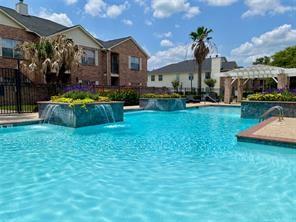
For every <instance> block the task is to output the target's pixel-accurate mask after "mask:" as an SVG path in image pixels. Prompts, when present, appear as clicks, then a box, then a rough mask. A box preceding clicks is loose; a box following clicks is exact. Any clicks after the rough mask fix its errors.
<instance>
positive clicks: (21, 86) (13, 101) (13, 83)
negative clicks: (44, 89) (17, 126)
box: [0, 68, 38, 114]
mask: <svg viewBox="0 0 296 222" xmlns="http://www.w3.org/2000/svg"><path fill="white" fill-rule="evenodd" d="M37 88H38V87H36V86H34V84H33V83H32V82H31V81H30V80H29V79H28V78H27V77H26V76H25V75H23V74H22V73H21V72H19V71H18V70H17V69H8V68H0V114H10V113H29V112H34V111H35V110H36V99H37V98H36V96H37V93H36V90H37Z"/></svg>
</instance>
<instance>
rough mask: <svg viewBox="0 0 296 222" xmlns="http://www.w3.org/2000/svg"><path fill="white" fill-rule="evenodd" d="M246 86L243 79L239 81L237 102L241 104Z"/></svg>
mask: <svg viewBox="0 0 296 222" xmlns="http://www.w3.org/2000/svg"><path fill="white" fill-rule="evenodd" d="M243 92H244V85H243V79H240V78H238V79H237V102H241V101H242V98H243Z"/></svg>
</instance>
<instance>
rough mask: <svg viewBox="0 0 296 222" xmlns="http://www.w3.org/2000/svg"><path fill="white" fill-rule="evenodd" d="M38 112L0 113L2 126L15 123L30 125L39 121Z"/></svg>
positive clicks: (0, 125)
mask: <svg viewBox="0 0 296 222" xmlns="http://www.w3.org/2000/svg"><path fill="white" fill-rule="evenodd" d="M40 121H41V119H40V118H39V116H38V113H21V114H19V113H12V114H3V115H0V128H1V127H10V126H15V125H29V124H35V123H39V122H40Z"/></svg>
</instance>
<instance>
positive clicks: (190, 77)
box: [189, 73, 193, 93]
mask: <svg viewBox="0 0 296 222" xmlns="http://www.w3.org/2000/svg"><path fill="white" fill-rule="evenodd" d="M189 80H190V86H191V89H190V90H191V93H192V81H193V74H192V73H189Z"/></svg>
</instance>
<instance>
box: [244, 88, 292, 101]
mask: <svg viewBox="0 0 296 222" xmlns="http://www.w3.org/2000/svg"><path fill="white" fill-rule="evenodd" d="M248 100H250V101H290V102H293V101H296V93H295V92H294V91H287V90H285V91H274V92H270V93H256V94H252V95H249V96H248Z"/></svg>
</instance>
